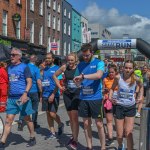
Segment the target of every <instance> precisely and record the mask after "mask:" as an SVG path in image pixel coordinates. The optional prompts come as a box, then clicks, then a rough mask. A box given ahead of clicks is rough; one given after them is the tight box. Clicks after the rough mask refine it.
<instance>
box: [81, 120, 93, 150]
mask: <svg viewBox="0 0 150 150" xmlns="http://www.w3.org/2000/svg"><path fill="white" fill-rule="evenodd" d="M83 123H84V133H85V138H86V142H87V147H88V148H90V149H92V129H91V118H83Z"/></svg>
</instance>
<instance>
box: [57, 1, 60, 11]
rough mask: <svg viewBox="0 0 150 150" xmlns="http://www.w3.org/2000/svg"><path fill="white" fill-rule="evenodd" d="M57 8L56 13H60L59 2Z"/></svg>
mask: <svg viewBox="0 0 150 150" xmlns="http://www.w3.org/2000/svg"><path fill="white" fill-rule="evenodd" d="M57 10H58V13H60V4H59V3H58V6H57Z"/></svg>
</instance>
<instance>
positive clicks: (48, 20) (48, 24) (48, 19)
mask: <svg viewBox="0 0 150 150" xmlns="http://www.w3.org/2000/svg"><path fill="white" fill-rule="evenodd" d="M47 26H48V27H50V26H51V14H50V13H48V16H47Z"/></svg>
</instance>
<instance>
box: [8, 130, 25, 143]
mask: <svg viewBox="0 0 150 150" xmlns="http://www.w3.org/2000/svg"><path fill="white" fill-rule="evenodd" d="M27 142H28V141H27V140H25V139H24V138H23V137H22V135H20V134H16V133H12V132H11V133H10V135H9V137H8V141H7V142H6V146H9V145H10V144H11V145H18V144H22V143H27Z"/></svg>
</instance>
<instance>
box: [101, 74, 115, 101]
mask: <svg viewBox="0 0 150 150" xmlns="http://www.w3.org/2000/svg"><path fill="white" fill-rule="evenodd" d="M113 82H114V79H110V78H109V77H107V78H104V80H103V84H104V86H105V88H107V89H108V90H110V89H111V87H112V85H113ZM117 90H118V87H116V88H115V90H114V91H117ZM108 94H109V92H108V93H105V94H104V95H105V98H107V97H108Z"/></svg>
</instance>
